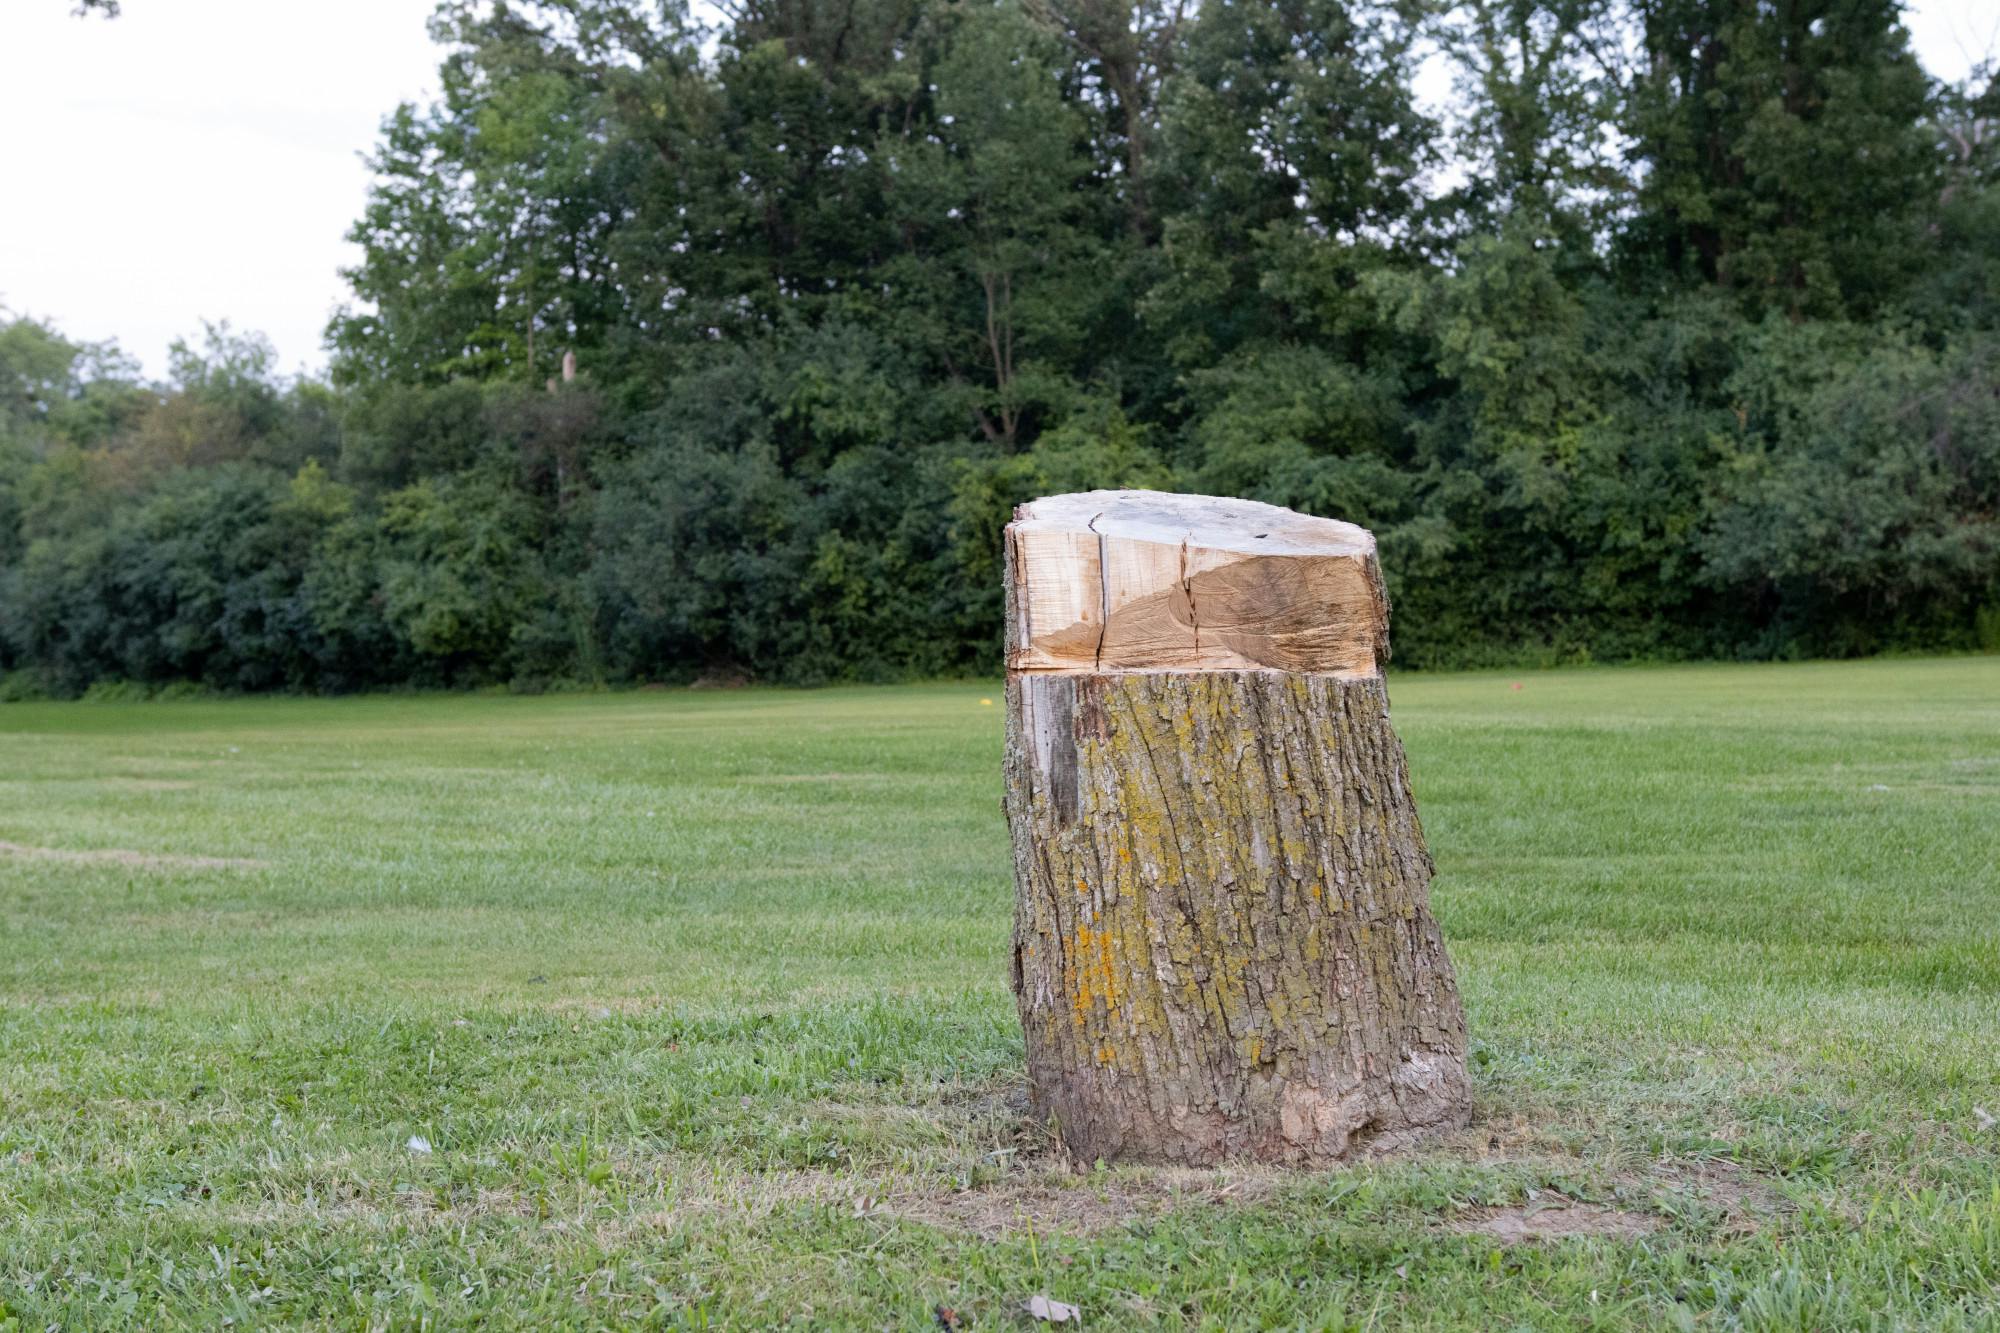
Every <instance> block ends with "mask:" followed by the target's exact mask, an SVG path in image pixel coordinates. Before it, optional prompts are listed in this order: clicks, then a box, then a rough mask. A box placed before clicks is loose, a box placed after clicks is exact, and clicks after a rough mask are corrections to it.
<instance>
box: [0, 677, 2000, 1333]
mask: <svg viewBox="0 0 2000 1333" xmlns="http://www.w3.org/2000/svg"><path fill="white" fill-rule="evenodd" d="M1517 683H1518V688H1516V685H1517ZM1391 691H1392V695H1393V698H1394V700H1395V707H1396V721H1397V725H1398V728H1399V729H1400V731H1401V732H1402V734H1403V736H1404V739H1405V742H1406V744H1407V746H1408V748H1409V752H1410V761H1411V767H1412V773H1413V778H1414V782H1415V785H1416V790H1417V796H1418V799H1419V802H1420V804H1421V807H1422V810H1423V814H1424V818H1425V823H1426V826H1427V829H1428V832H1429V834H1430V838H1431V843H1432V848H1433V851H1434V852H1435V854H1436V858H1437V862H1438V867H1439V875H1438V879H1437V881H1436V884H1435V887H1434V902H1435V906H1436V910H1437V914H1438V917H1439V919H1440V920H1441V922H1442V924H1443V926H1444V929H1445V933H1446V937H1447V939H1448V940H1449V941H1450V944H1451V947H1452V951H1453V954H1454V957H1455V959H1456V961H1457V965H1458V969H1459V976H1460V981H1461V984H1462V987H1463V990H1464V993H1465V997H1466V1001H1467V1008H1468V1016H1469V1020H1470V1024H1471V1030H1472V1036H1473V1054H1472V1060H1473V1066H1474V1071H1475V1076H1476V1084H1477V1116H1476V1121H1475V1124H1474V1126H1473V1128H1472V1129H1471V1130H1470V1131H1468V1132H1466V1133H1464V1134H1462V1135H1459V1136H1456V1137H1454V1138H1452V1139H1450V1140H1448V1141H1445V1142H1443V1143H1440V1144H1438V1145H1437V1146H1436V1147H1435V1148H1433V1149H1430V1150H1428V1151H1426V1152H1424V1153H1422V1154H1420V1155H1418V1156H1416V1157H1414V1158H1410V1159H1405V1160H1399V1161H1390V1162H1383V1163H1378V1164H1374V1165H1369V1166H1363V1167H1358V1168H1354V1169H1351V1170H1342V1171H1335V1172H1328V1173H1318V1174H1299V1175H1283V1174H1276V1173H1271V1172H1267V1171H1262V1170H1255V1169H1243V1170H1231V1171H1218V1172H1212V1173H1196V1172H1185V1171H1182V1172H1155V1171H1144V1170H1108V1171H1107V1170H1102V1169H1097V1170H1090V1171H1085V1172H1083V1173H1081V1174H1072V1173H1070V1172H1068V1171H1066V1170H1064V1169H1063V1168H1062V1166H1061V1165H1060V1164H1059V1163H1058V1162H1057V1161H1055V1160H1054V1159H1053V1158H1052V1157H1051V1155H1050V1154H1049V1151H1048V1148H1047V1145H1046V1143H1045V1141H1044V1138H1043V1136H1042V1134H1041V1133H1040V1131H1038V1129H1037V1128H1036V1127H1035V1126H1034V1125H1032V1124H1029V1123H1027V1121H1026V1119H1025V1115H1024V1107H1023V1103H1022V1088H1021V1076H1020V1072H1019V1066H1020V1059H1021V1055H1020V1036H1019V1030H1018V1027H1017V1025H1016V1021H1015V1017H1014V1012H1013V1005H1012V1000H1011V998H1010V996H1009V995H1008V993H1007V990H1006V983H1005V970H1004V966H1003V952H1004V949H1005V944H1006V939H1007V931H1008V917H1009V911H1010V904H1011V892H1012V891H1011V887H1010V882H1009V862H1008V854H1007V850H1006V840H1005V829H1004V827H1003V824H1002V821H1001V816H1000V809H999V794H1000V786H999V765H1000V739H1001V726H1002V718H1001V710H1000V709H999V708H998V707H997V706H996V705H997V702H998V700H997V688H996V687H994V686H991V685H988V686H977V685H968V686H936V687H924V688H907V689H841V690H826V691H819V692H803V693H793V692H777V691H764V690H746V691H733V692H701V693H694V692H657V693H630V694H614V695H595V696H569V697H552V698H538V699H530V698H507V697H492V696H452V697H434V696H433V697H424V696H413V697H391V698H379V697H378V698H361V699H338V700H295V699H287V700H271V701H262V700H259V701H222V702H184V703H157V704H22V705H12V706H5V707H0V841H4V842H5V843H6V844H7V846H6V847H5V848H4V849H0V1329H9V1330H11V1329H14V1328H15V1327H16V1326H17V1324H18V1327H19V1328H20V1329H22V1330H28V1329H35V1330H39V1329H42V1328H44V1327H50V1326H62V1327H101V1326H120V1325H131V1326H135V1327H147V1328H171V1327H183V1326H195V1327H203V1328H214V1327H217V1326H219V1325H221V1324H222V1323H223V1322H224V1321H225V1320H233V1321H234V1327H235V1328H238V1329H241V1328H244V1327H247V1326H253V1325H265V1324H270V1325H287V1326H296V1325H299V1324H325V1325H332V1326H340V1327H357V1326H362V1325H375V1326H396V1327H410V1326H417V1325H422V1324H429V1325H432V1326H439V1327H452V1326H464V1325H468V1324H472V1323H482V1324H484V1325H485V1326H488V1327H511V1326H522V1327H529V1326H547V1325H552V1324H560V1325H576V1326H624V1325H630V1324H642V1323H653V1324H658V1325H664V1326H675V1327H678V1326H687V1325H692V1326H701V1325H709V1326H716V1325H720V1326H732V1327H734V1326H742V1327H770V1326H773V1325H780V1324H784V1323H786V1322H787V1321H797V1322H798V1323H801V1324H809V1325H813V1326H821V1327H868V1328H880V1327H884V1326H889V1327H899V1328H920V1327H924V1326H935V1325H934V1321H935V1319H936V1315H935V1313H934V1308H935V1307H938V1306H945V1307H949V1308H950V1309H952V1310H954V1311H956V1312H957V1318H958V1319H959V1320H960V1321H961V1322H962V1323H963V1324H964V1325H965V1326H968V1327H1002V1328H1004V1327H1021V1326H1023V1325H1024V1323H1025V1322H1026V1321H1025V1317H1024V1316H1023V1315H1022V1314H1021V1313H1020V1310H1021V1305H1022V1303H1023V1302H1024V1301H1025V1300H1026V1299H1027V1298H1028V1297H1030V1296H1032V1295H1035V1294H1038V1293H1046V1294H1047V1295H1049V1296H1051V1297H1054V1298H1056V1299H1058V1300H1062V1301H1068V1302H1073V1303H1075V1304H1077V1305H1079V1306H1080V1307H1081V1308H1082V1311H1083V1316H1084V1320H1085V1327H1087V1328H1088V1327H1100V1328H1102V1327H1125V1326H1134V1325H1144V1324H1150V1323H1160V1324H1166V1325H1207V1326H1212V1327H1228V1328H1249V1327H1256V1326H1266V1325H1282V1326H1306V1327H1315V1328H1317V1327H1330V1328H1343V1327H1364V1328H1365V1327H1399V1326H1400V1327H1408V1326H1414V1327H1471V1328H1481V1329H1488V1328H1506V1327H1510V1326H1516V1325H1519V1326H1525V1327H1535V1328H1547V1327H1555V1326H1562V1327H1582V1326H1589V1327H1647V1328H1651V1327H1661V1326H1666V1327H1673V1326H1675V1325H1680V1326H1690V1327H1704V1328H1706V1327H1717V1328H1721V1327H1754V1328H1821V1329H1834V1328H1853V1327H1860V1326H1871V1325H1872V1326H1885V1327H1886V1326H1898V1325H1902V1326H1913V1327H1914V1326H1922V1327H1926V1328H1959V1327H1967V1328H1970V1327H1981V1328H1994V1327H2000V1125H1995V1124H1994V1122H1993V1117H2000V659H1990V658H1989V659H1961V660H1945V661H1936V660H1933V661H1879V662H1868V663H1861V664H1851V665H1809V666H1763V667H1710V668H1688V669H1672V670H1664V669H1663V670H1620V671H1579V672H1559V673H1538V674H1532V675H1527V676H1521V677H1508V676H1504V675H1464V676H1438V677H1397V678H1395V679H1394V680H1392V682H1391ZM989 700H990V701H991V702H989ZM413 1137H414V1138H417V1139H420V1140H421V1141H423V1142H426V1143H427V1144H428V1145H429V1149H430V1150H429V1151H428V1152H425V1151H418V1150H415V1149H414V1148H413V1146H412V1139H413Z"/></svg>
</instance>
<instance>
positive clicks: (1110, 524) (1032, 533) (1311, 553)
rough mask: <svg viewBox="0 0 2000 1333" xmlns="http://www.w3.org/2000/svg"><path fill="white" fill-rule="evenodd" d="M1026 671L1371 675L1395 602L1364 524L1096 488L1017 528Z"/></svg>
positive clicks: (1035, 512) (1244, 503)
mask: <svg viewBox="0 0 2000 1333" xmlns="http://www.w3.org/2000/svg"><path fill="white" fill-rule="evenodd" d="M1007 541H1008V560H1009V563H1010V565H1011V566H1012V570H1013V580H1014V595H1013V598H1012V600H1011V603H1010V608H1009V622H1010V623H1009V645H1010V650H1009V654H1008V663H1007V664H1008V667H1009V669H1011V670H1014V671H1194V670H1209V671H1220V670H1242V669H1249V668H1257V667H1264V668H1271V669H1275V670H1284V671H1327V672H1340V673H1345V674H1350V675H1368V674H1373V673H1375V672H1377V671H1379V670H1380V669H1381V663H1382V660H1383V658H1384V657H1385V656H1386V655H1387V652H1388V641H1389V624H1388V622H1389V608H1388V603H1387V602H1386V600H1385V599H1384V598H1383V596H1382V580H1381V575H1380V572H1379V570H1378V568H1377V565H1376V561H1375V539H1374V537H1373V536H1371V535H1370V534H1369V533H1368V531H1367V530H1366V529H1364V528H1358V527H1355V526H1354V525H1353V524H1352V523H1341V522H1338V521H1336V520H1333V519H1325V518H1310V517H1307V516H1306V515H1303V514H1295V513H1293V512H1292V511H1291V510H1289V509H1279V508H1277V507H1276V506H1274V505H1267V504H1258V503H1257V502H1255V501H1252V500H1224V499H1217V498H1215V497H1213V496H1205V495H1169V494H1165V493H1163V492H1159V491H1090V492H1087V493H1085V494H1081V495H1060V496H1055V497H1052V498H1050V499H1045V500H1036V501H1035V502H1033V503H1032V504H1027V505H1023V506H1021V508H1020V509H1018V510H1017V511H1016V512H1015V519H1014V522H1013V523H1012V524H1011V525H1009V527H1008V529H1007Z"/></svg>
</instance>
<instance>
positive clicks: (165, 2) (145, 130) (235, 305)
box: [0, 0, 2000, 375]
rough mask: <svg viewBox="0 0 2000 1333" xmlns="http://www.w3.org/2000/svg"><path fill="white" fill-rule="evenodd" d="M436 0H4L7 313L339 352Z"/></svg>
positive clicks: (1978, 30)
mask: <svg viewBox="0 0 2000 1333" xmlns="http://www.w3.org/2000/svg"><path fill="white" fill-rule="evenodd" d="M431 7H432V0H125V4H124V14H123V16H122V17H120V18H118V19H116V20H113V21H109V22H107V21H105V20H103V19H99V18H90V19H77V18H73V17H71V16H70V10H71V8H72V0H0V125H4V126H6V132H5V135H4V138H0V190H4V193H0V305H4V306H6V307H8V308H9V309H11V310H13V311H14V312H16V313H21V314H32V315H36V316H40V317H42V318H46V319H51V320H53V321H54V322H55V323H56V324H57V326H58V327H59V328H61V329H62V331H63V332H64V333H66V334H68V335H69V336H71V337H73V338H80V339H87V340H91V341H96V340H101V339H109V338H115V339H117V340H118V342H119V343H121V344H122V345H123V346H124V348H125V350H126V351H128V352H130V353H132V354H133V355H135V356H137V357H138V358H139V359H140V361H141V362H142V363H143V364H144V366H145V368H146V371H147V372H148V373H149V374H153V375H159V374H163V373H164V372H165V370H166V349H167V344H168V343H169V342H171V341H172V340H173V339H174V338H176V337H181V336H187V337H193V336H195V335H196V334H197V333H198V331H199V329H200V321H201V320H202V319H204V318H206V319H212V320H215V319H228V320H229V321H230V322H231V323H233V324H234V325H235V326H236V327H237V328H239V329H256V330H261V331H262V332H263V333H265V334H267V335H268V336H269V337H270V338H271V340H272V342H274V343H275V344H276V345H277V348H278V355H279V360H280V363H281V364H282V365H283V366H284V367H285V368H286V369H288V370H289V369H300V368H309V369H315V370H317V369H319V368H320V367H322V366H323V365H324V364H325V359H326V358H325V353H324V352H323V351H322V349H321V347H320V334H321V331H322V330H323V329H324V327H325V325H326V320H327V316H328V315H329V314H330V313H331V312H332V310H333V308H334V307H335V306H336V305H337V304H339V302H340V301H341V300H342V298H343V296H344V295H345V286H344V284H343V283H342V282H341V280H340V276H339V273H338V270H339V268H340V267H341V266H342V265H343V264H350V263H352V262H354V259H355V257H356V254H355V250H354V247H352V246H350V245H348V244H347V243H346V242H344V241H343V240H342V239H341V236H342V233H344V232H345V231H346V229H347V227H348V225H349V224H350V223H351V222H353V220H354V219H355V218H356V217H358V216H359V215H360V212H361V208H362V204H363V202H364V200H365V197H366V193H367V187H368V174H367V171H366V169H365V168H364V167H363V166H362V163H361V159H360V155H361V154H362V153H363V152H365V151H367V150H368V149H369V147H370V146H372V145H373V143H374V141H375V136H376V128H377V125H378V123H379V122H380V120H381V118H382V117H383V116H384V115H386V114H387V113H388V112H389V111H390V110H392V109H393V108H394V107H395V105H396V104H397V103H398V102H400V101H404V100H409V99H418V100H422V99H427V98H428V97H430V96H432V95H433V93H434V90H435V88H436V63H437V62H436V54H435V52H434V51H433V50H432V48H431V46H430V39H429V37H428V35H427V34H426V32H425V29H424V21H425V19H426V18H427V17H428V16H429V14H430V11H431ZM1906 21H1907V22H1908V24H1909V27H1910V30H1911V32H1912V34H1913V35H1914V37H1915V39H1916V46H1917V51H1918V54H1919V55H1920V56H1921V57H1922V58H1923V60H1924V63H1925V65H1926V66H1928V67H1929V69H1930V70H1931V72H1932V73H1934V74H1937V75H1939V76H1941V77H1944V78H1949V79H1957V78H1961V77H1963V76H1964V74H1965V73H1966V71H1967V69H1968V68H1969V66H1970V65H1971V64H1972V62H1973V61H1974V60H1976V59H1978V58H1979V57H1981V56H1983V55H1986V54H1988V53H1994V54H2000V6H1995V5H1994V3H1993V0H1915V3H1913V4H1912V5H1911V6H1910V12H1909V15H1908V18H1907V20H1906Z"/></svg>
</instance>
